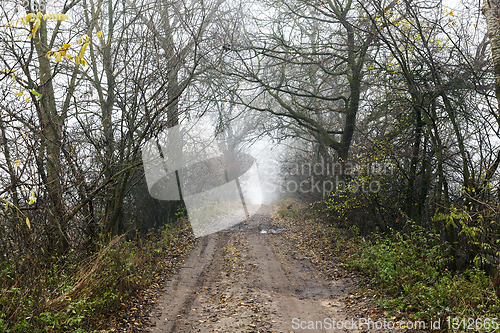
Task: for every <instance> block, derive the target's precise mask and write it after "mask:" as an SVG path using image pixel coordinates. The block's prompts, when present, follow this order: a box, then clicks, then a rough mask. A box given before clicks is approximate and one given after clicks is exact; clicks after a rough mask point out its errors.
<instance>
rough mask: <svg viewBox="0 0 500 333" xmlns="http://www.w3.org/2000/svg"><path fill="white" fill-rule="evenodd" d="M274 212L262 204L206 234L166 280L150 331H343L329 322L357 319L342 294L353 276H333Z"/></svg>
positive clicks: (350, 284)
mask: <svg viewBox="0 0 500 333" xmlns="http://www.w3.org/2000/svg"><path fill="white" fill-rule="evenodd" d="M271 213H272V208H271V207H268V206H267V207H266V206H263V207H262V208H261V210H260V211H259V212H258V213H257V214H255V215H254V216H253V217H252V218H251V219H249V220H248V221H245V222H243V223H241V224H239V225H237V226H235V227H233V228H232V229H231V230H225V231H221V232H218V233H216V234H212V235H209V236H205V237H203V238H200V239H199V240H198V243H197V245H196V247H195V249H194V250H193V251H192V252H191V254H190V255H189V256H188V257H187V259H186V260H185V262H184V263H183V265H182V268H181V269H180V271H179V272H178V273H177V274H175V275H174V276H173V277H172V278H171V279H170V280H169V281H168V282H167V285H166V286H165V290H166V292H165V293H164V294H163V295H162V297H161V298H160V299H159V300H158V303H157V304H158V308H157V310H156V313H154V315H153V318H152V321H153V322H155V323H154V326H152V327H151V328H150V329H149V331H152V332H176V333H177V332H332V331H336V332H339V331H344V330H332V329H328V328H329V327H328V322H330V323H333V322H332V320H337V321H343V325H347V324H345V322H346V321H350V320H352V319H351V318H349V317H348V315H347V313H346V312H345V309H344V308H343V303H342V302H341V299H343V298H345V297H346V295H347V293H348V292H349V291H351V290H352V289H353V288H354V287H355V285H354V283H353V281H352V280H350V279H349V278H341V279H339V280H336V281H331V280H330V281H328V279H327V278H326V277H325V276H324V275H323V274H322V273H321V272H320V271H318V269H317V268H316V267H315V266H314V265H313V264H312V263H311V262H310V261H309V259H308V258H306V257H304V256H303V255H302V254H301V253H300V252H299V251H298V250H297V249H296V248H295V247H294V246H293V244H291V242H290V241H288V240H287V239H286V238H285V237H284V236H283V235H282V233H281V231H282V230H281V228H282V227H283V226H282V225H280V221H279V220H278V219H273V218H272V217H271ZM326 318H329V319H327V320H325V319H326ZM318 321H321V322H322V323H321V324H320V323H318ZM312 323H313V324H312ZM325 324H326V326H323V325H325ZM310 325H315V326H314V329H313V330H311V326H310ZM337 325H338V324H337ZM301 326H302V328H305V329H301V328H300V327H301ZM321 326H323V327H322V328H321ZM349 331H350V332H359V331H358V330H349Z"/></svg>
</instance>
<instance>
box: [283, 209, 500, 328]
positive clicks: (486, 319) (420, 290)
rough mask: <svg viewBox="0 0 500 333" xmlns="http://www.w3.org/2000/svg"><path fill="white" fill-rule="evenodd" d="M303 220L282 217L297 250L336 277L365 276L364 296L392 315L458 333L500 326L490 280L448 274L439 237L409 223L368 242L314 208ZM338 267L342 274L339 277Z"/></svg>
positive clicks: (499, 304) (499, 305)
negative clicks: (438, 323) (436, 322)
mask: <svg viewBox="0 0 500 333" xmlns="http://www.w3.org/2000/svg"><path fill="white" fill-rule="evenodd" d="M282 208H283V207H279V208H278V210H277V211H278V212H280V211H281V209H282ZM299 215H300V216H301V217H299V218H291V217H288V216H284V215H282V214H280V216H281V218H282V219H284V220H288V221H289V224H290V225H292V226H294V227H295V228H296V229H297V230H296V232H295V233H296V234H297V236H296V239H295V242H296V244H297V246H298V247H299V248H300V249H301V250H302V251H303V252H304V253H305V254H306V255H308V256H309V257H310V258H311V260H312V261H313V262H315V263H316V264H318V267H319V269H320V270H323V271H325V272H327V273H328V275H330V276H332V277H335V276H338V275H342V274H346V272H353V271H354V272H357V274H358V275H360V276H361V277H362V279H361V280H362V281H363V286H362V287H363V290H364V292H365V293H367V294H370V296H371V298H372V299H373V300H374V302H375V303H376V304H378V305H379V306H380V307H381V308H382V309H384V310H385V311H386V312H387V313H388V316H396V317H398V318H404V319H412V320H425V321H430V320H436V319H440V320H441V323H443V324H442V327H445V326H446V325H444V323H447V320H448V318H450V324H451V326H452V327H453V323H455V324H456V325H455V327H456V328H457V329H456V330H455V331H471V330H470V328H474V329H476V331H481V332H491V331H495V330H494V328H495V327H498V326H496V325H494V324H493V322H494V320H493V319H494V318H500V301H499V299H498V298H497V297H496V295H495V290H494V288H493V284H492V282H491V280H490V278H489V277H488V276H486V275H485V273H484V272H483V271H481V270H478V269H476V268H470V269H468V270H466V271H463V272H458V273H456V274H453V273H451V272H449V271H448V270H447V268H446V267H447V258H443V257H441V255H440V253H441V251H440V249H439V246H438V245H436V244H438V242H437V241H436V240H437V239H439V235H428V234H427V233H426V231H424V230H423V229H422V228H420V227H419V226H417V225H415V224H413V223H411V222H407V225H406V228H405V232H404V233H402V232H393V234H392V235H390V236H388V235H378V234H377V235H374V236H373V237H371V238H370V239H366V238H364V237H362V236H360V235H359V231H358V229H357V228H356V227H355V226H352V227H349V228H345V227H344V228H339V227H336V226H335V225H332V224H331V223H326V222H325V221H324V219H323V218H322V216H321V214H317V213H316V212H314V211H312V210H311V209H305V210H302V212H301V213H300V214H299ZM332 262H336V263H337V265H336V266H337V268H335V269H334V268H333V267H332ZM339 268H342V269H344V272H339ZM374 296H375V297H374ZM470 318H473V320H474V321H475V322H474V325H473V326H470V325H469V324H470V322H471V319H470ZM464 319H465V321H464ZM498 320H500V319H498ZM495 321H497V319H495ZM497 324H498V325H499V326H500V322H498V321H497ZM464 325H466V326H467V328H469V330H468V329H464ZM472 331H473V330H472ZM496 331H498V329H497V330H496Z"/></svg>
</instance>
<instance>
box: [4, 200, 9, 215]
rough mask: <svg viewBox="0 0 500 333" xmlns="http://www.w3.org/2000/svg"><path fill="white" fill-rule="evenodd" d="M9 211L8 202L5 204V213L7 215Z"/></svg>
mask: <svg viewBox="0 0 500 333" xmlns="http://www.w3.org/2000/svg"><path fill="white" fill-rule="evenodd" d="M7 209H9V203H8V202H6V203H5V212H6V213H7Z"/></svg>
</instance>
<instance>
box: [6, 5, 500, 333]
mask: <svg viewBox="0 0 500 333" xmlns="http://www.w3.org/2000/svg"><path fill="white" fill-rule="evenodd" d="M0 13H1V24H2V25H1V27H0V61H1V65H0V67H1V68H0V71H1V72H0V94H1V96H0V99H1V101H0V113H1V114H0V135H1V137H0V179H1V183H0V202H1V203H2V205H3V206H2V208H3V209H2V210H1V216H0V253H1V255H0V332H94V331H95V332H108V331H107V330H109V329H110V327H113V325H118V324H116V322H117V321H119V320H118V319H116V318H115V317H113V316H116V314H117V313H118V312H119V311H123V310H124V309H125V308H130V307H131V306H129V303H127V302H129V301H131V300H132V299H135V298H137V295H141V294H144V292H145V291H146V290H148V288H150V287H151V285H153V284H155V283H157V284H161V283H162V282H161V281H163V280H162V279H166V275H165V274H167V275H168V274H175V272H176V270H177V269H178V268H179V267H180V265H181V263H182V261H183V260H184V259H183V258H186V257H185V256H186V255H188V253H189V251H190V250H191V249H192V248H193V247H196V246H197V245H196V244H198V242H199V241H200V239H201V238H200V239H198V238H199V236H200V235H205V234H208V233H213V232H215V231H217V230H218V229H217V230H212V231H210V232H206V233H203V232H198V231H197V229H196V225H195V224H193V225H192V226H191V225H190V217H191V223H194V222H193V221H194V220H195V219H196V218H195V217H194V216H195V215H194V214H195V213H194V210H193V209H192V206H193V205H194V203H193V201H192V200H191V199H189V196H188V194H189V193H190V192H189V191H191V192H192V193H195V192H196V191H198V192H199V191H200V190H199V189H198V188H197V186H198V185H197V184H199V183H201V182H202V181H203V182H204V185H203V186H205V187H204V188H212V187H214V186H216V185H215V183H216V182H217V181H218V180H214V177H213V175H212V174H210V173H206V172H207V170H206V168H205V169H204V167H203V166H200V167H198V168H191V169H190V170H188V171H186V170H185V171H179V172H177V171H176V172H175V173H172V174H171V176H172V177H173V178H170V180H171V181H172V182H173V183H171V184H173V186H175V187H176V188H177V186H178V185H179V186H180V185H181V183H182V182H183V180H182V177H180V175H181V173H182V174H183V175H184V179H186V177H188V176H189V177H195V176H194V175H196V177H199V178H197V183H196V184H194V183H193V182H189V184H188V183H187V181H186V182H185V183H183V185H184V186H185V187H184V188H183V191H184V189H186V188H188V187H189V189H187V190H186V191H185V192H184V193H181V195H180V196H179V195H178V193H177V192H176V191H177V189H175V191H174V192H175V195H173V196H171V195H170V194H169V193H171V192H169V191H170V190H169V191H164V192H166V193H164V194H159V193H160V192H161V191H160V190H161V189H162V188H161V186H168V185H165V184H163V185H158V186H160V190H158V188H159V187H157V188H156V190H157V191H160V192H158V193H156V194H155V193H153V192H154V191H153V190H154V189H153V188H152V187H154V186H152V184H151V183H150V182H151V181H152V180H154V181H156V180H157V179H156V178H155V177H157V176H155V175H153V176H150V173H149V174H148V172H150V170H151V169H148V167H151V165H150V164H148V163H149V162H148V161H146V160H145V156H146V155H147V154H146V152H147V150H148V149H150V148H151V147H153V148H154V149H156V146H157V145H158V147H160V146H161V144H160V143H158V140H160V139H161V138H162V135H164V134H165V133H167V132H168V131H169V130H170V131H173V128H179V127H181V126H182V128H183V131H184V132H183V133H187V134H185V136H184V138H183V140H184V146H183V147H181V148H180V150H181V151H183V153H181V154H184V156H188V155H189V156H191V157H193V158H200V156H202V155H203V156H204V157H206V158H210V157H211V156H213V152H214V151H216V150H217V149H216V148H214V149H215V150H210V149H211V148H208V146H209V145H210V144H213V143H214V142H217V143H218V147H219V148H220V149H225V150H224V151H225V152H230V153H224V154H225V155H224V156H225V158H226V160H227V158H228V156H230V158H231V159H232V160H238V161H239V162H241V164H242V165H244V166H243V167H244V168H246V169H245V170H247V169H248V167H247V166H248V165H249V164H250V162H249V161H250V159H252V161H254V164H253V165H254V166H255V167H256V169H255V170H257V171H255V172H257V174H258V178H259V181H258V185H259V186H260V189H261V193H259V195H258V196H259V197H260V199H261V201H262V203H263V204H264V205H270V206H273V207H276V209H277V212H278V215H279V216H280V218H281V219H284V220H286V221H288V222H287V223H291V224H292V225H293V223H292V222H293V221H296V224H297V226H303V227H304V228H306V229H304V230H306V231H307V230H309V231H308V232H309V233H308V232H306V231H304V232H302V231H301V233H298V234H297V235H301V236H300V237H296V238H297V239H296V240H295V241H296V242H298V244H299V245H300V246H302V245H303V246H305V247H312V248H314V249H316V250H318V251H321V256H322V257H325V256H327V255H328V256H330V257H331V258H334V257H335V258H339V260H341V261H342V262H344V263H343V264H341V266H342V267H343V266H345V267H348V268H346V269H350V270H352V271H356V272H357V274H361V275H363V276H370V278H367V279H368V280H370V281H371V282H369V284H368V285H369V286H370V287H369V288H372V289H377V290H379V293H380V294H384V295H385V297H387V299H385V300H383V301H380V302H379V303H378V306H379V307H382V308H383V309H385V311H387V313H393V312H394V311H396V312H398V313H399V312H401V313H405V314H407V316H409V317H411V318H420V319H425V320H433V319H434V320H435V319H436V318H441V319H442V320H443V322H444V320H446V318H450V316H451V317H453V318H455V317H460V318H483V319H484V318H487V317H488V318H490V317H491V318H496V317H498V315H499V314H500V301H499V297H500V168H499V166H500V1H499V0H483V1H480V2H478V1H470V0H460V1H458V0H457V1H442V0H253V1H240V0H231V1H230V0H57V1H56V0H2V2H1V4H0ZM155 140H156V141H155ZM160 148H163V147H160ZM157 154H158V157H160V155H161V158H164V157H165V158H166V156H167V155H168V153H166V151H165V150H163V151H162V149H160V151H157ZM211 154H212V155H211ZM228 154H230V155H228ZM164 155H165V156H164ZM148 156H149V155H148ZM245 156H246V157H245ZM249 156H252V157H251V158H250V157H249ZM179 163H182V162H180V161H172V162H171V164H169V168H170V165H172V167H173V168H174V166H176V165H177V164H179ZM214 163H215V164H216V163H218V162H216V161H215V160H212V165H215V164H214ZM236 169H238V168H236ZM148 170H149V171H148ZM172 170H173V169H172ZM252 170H253V169H252ZM238 171H241V170H239V169H238V170H236V171H235V170H234V169H233V170H228V171H226V178H225V179H226V180H228V179H229V178H231V176H227V174H231V173H234V172H236V173H237V172H238ZM162 172H163V171H162ZM204 172H205V173H206V174H205V175H204V176H198V175H201V174H203V173H204ZM148 177H153V178H154V179H153V178H148ZM227 177H229V178H227ZM235 177H236V176H234V177H233V178H232V179H234V178H235ZM158 178H161V176H158ZM215 178H216V177H215ZM226 180H224V181H223V182H225V181H226ZM236 180H237V177H236ZM218 184H219V183H218ZM220 184H222V183H220ZM220 184H219V185H220ZM199 186H202V185H199ZM207 186H208V187H207ZM243 186H244V184H243ZM195 188H197V189H195ZM200 188H201V187H200ZM163 189H165V188H163ZM235 189H237V190H239V194H240V196H241V198H242V199H243V194H242V190H241V186H240V183H239V182H237V188H235ZM237 190H235V191H237ZM167 192H168V193H167ZM196 193H197V192H196ZM211 193H212V192H211ZM234 193H235V195H234V196H236V197H238V192H234ZM226 194H227V193H226ZM183 195H184V196H183ZM226 196H229V195H226ZM234 196H233V197H234ZM221 198H222V196H221ZM217 200H219V199H217ZM220 200H223V199H220ZM228 200H229V199H228ZM214 202H215V201H214ZM214 202H212V203H211V204H208V203H207V204H206V205H205V207H203V208H200V209H201V213H200V211H198V213H197V214H198V215H197V216H212V215H214V214H215V215H217V214H218V213H219V210H218V209H219V208H218V207H217V206H218V205H219V201H217V203H214ZM247 203H248V202H247ZM243 205H244V207H245V214H246V218H247V219H248V218H249V215H251V214H249V211H250V213H252V212H253V211H251V208H250V204H249V203H248V207H249V208H248V209H247V206H246V205H245V203H243ZM299 221H301V222H299ZM311 221H314V225H310V224H309V223H312V222H311ZM290 228H295V227H294V226H290ZM297 228H298V227H297ZM219 229H221V228H219ZM273 230H274V229H273ZM276 230H278V229H276ZM301 230H302V229H301ZM292 238H293V237H292ZM235 242H236V243H235V244H239V243H238V242H239V241H235ZM235 246H236V245H235ZM300 246H299V247H300ZM242 260H243V259H242ZM160 272H161V273H160ZM163 275H165V276H163ZM360 288H361V287H360ZM205 289H206V288H205ZM377 297H378V296H377ZM391 311H392V312H391ZM122 321H123V320H122ZM476 324H477V323H476ZM483 326H484V327H483ZM483 326H482V327H481V328H477V325H476V326H475V328H476V331H481V332H486V331H494V330H495V328H493V326H492V325H488V327H486V325H483ZM116 327H118V326H116ZM174 327H176V326H175V325H174ZM249 327H251V326H249ZM457 327H458V326H457ZM496 328H498V325H496ZM134 329H135V330H138V331H140V329H141V328H140V327H139V328H130V327H128V328H127V329H126V330H124V331H134ZM464 330H465V328H464ZM111 331H112V330H111ZM193 331H194V330H193ZM229 331H230V330H228V332H229ZM258 331H259V332H267V331H265V330H257V329H254V330H252V328H249V331H248V332H258ZM450 331H451V330H450ZM455 331H460V329H458V330H457V328H456V327H455ZM172 332H184V331H181V330H178V329H174V328H172ZM186 332H188V331H186ZM269 332H271V330H269Z"/></svg>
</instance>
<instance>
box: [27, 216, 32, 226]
mask: <svg viewBox="0 0 500 333" xmlns="http://www.w3.org/2000/svg"><path fill="white" fill-rule="evenodd" d="M26 225H27V226H28V228H29V229H31V223H30V219H29V218H28V217H27V216H26Z"/></svg>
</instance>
